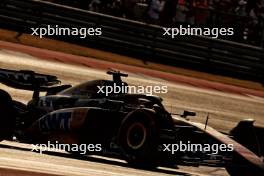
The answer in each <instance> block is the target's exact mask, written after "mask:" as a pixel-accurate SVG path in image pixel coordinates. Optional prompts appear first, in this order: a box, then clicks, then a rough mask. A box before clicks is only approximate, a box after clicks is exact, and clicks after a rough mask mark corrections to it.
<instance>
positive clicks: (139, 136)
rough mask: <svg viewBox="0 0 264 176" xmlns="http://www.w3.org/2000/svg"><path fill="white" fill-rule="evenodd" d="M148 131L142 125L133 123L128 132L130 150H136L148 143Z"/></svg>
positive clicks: (127, 139)
mask: <svg viewBox="0 0 264 176" xmlns="http://www.w3.org/2000/svg"><path fill="white" fill-rule="evenodd" d="M146 137H147V130H146V127H145V126H144V125H143V124H142V123H138V122H137V123H133V124H132V125H131V126H130V127H129V128H128V130H127V135H126V141H127V144H128V146H129V147H130V148H132V149H134V150H136V149H139V148H140V147H142V146H143V145H144V143H145V141H146Z"/></svg>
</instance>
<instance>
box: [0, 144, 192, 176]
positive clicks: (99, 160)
mask: <svg viewBox="0 0 264 176" xmlns="http://www.w3.org/2000/svg"><path fill="white" fill-rule="evenodd" d="M0 148H6V149H14V150H20V151H26V152H32V149H30V148H25V147H18V146H12V145H8V144H1V143H0ZM33 152H34V153H39V152H37V151H33ZM42 153H43V154H47V155H51V156H59V157H64V158H71V159H78V160H83V161H89V162H97V163H103V164H108V165H117V166H121V167H126V168H127V167H129V168H134V167H131V166H129V165H128V164H127V163H124V162H121V161H117V160H110V158H109V159H106V158H108V157H106V158H96V157H93V156H86V155H77V154H71V153H64V152H55V151H54V152H53V151H43V152H42ZM104 157H105V156H104ZM134 169H140V170H146V171H153V172H158V173H164V174H171V175H178V176H191V174H188V173H184V172H178V171H173V170H166V169H162V168H153V169H142V168H134ZM173 169H177V167H174V168H173Z"/></svg>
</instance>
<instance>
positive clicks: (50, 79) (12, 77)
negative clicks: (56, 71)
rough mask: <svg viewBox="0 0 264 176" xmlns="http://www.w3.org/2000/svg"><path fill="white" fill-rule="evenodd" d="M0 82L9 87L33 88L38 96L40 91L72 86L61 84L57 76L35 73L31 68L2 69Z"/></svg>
mask: <svg viewBox="0 0 264 176" xmlns="http://www.w3.org/2000/svg"><path fill="white" fill-rule="evenodd" d="M0 83H2V84H5V85H7V86H9V87H13V88H16V89H23V90H32V91H34V94H35V93H36V95H35V96H34V97H36V96H37V95H38V94H39V92H40V91H47V92H48V91H54V90H55V89H56V90H59V89H65V88H67V87H70V86H69V85H66V86H65V85H60V83H61V81H60V80H58V78H57V77H56V76H52V75H45V74H39V73H35V72H34V71H30V70H20V71H16V70H6V69H0Z"/></svg>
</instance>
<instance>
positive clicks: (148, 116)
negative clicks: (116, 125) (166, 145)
mask: <svg viewBox="0 0 264 176" xmlns="http://www.w3.org/2000/svg"><path fill="white" fill-rule="evenodd" d="M158 134H159V128H158V124H157V122H156V119H155V114H154V113H150V112H148V111H147V110H144V109H139V110H136V111H133V112H131V113H129V114H128V115H127V116H126V117H125V119H124V120H123V121H122V124H121V127H120V129H119V133H118V142H119V145H120V147H121V149H122V151H123V153H124V156H125V158H126V160H127V162H128V163H129V164H130V165H131V166H133V167H148V168H149V167H156V166H157V165H158V161H157V158H156V157H155V154H156V153H157V146H158Z"/></svg>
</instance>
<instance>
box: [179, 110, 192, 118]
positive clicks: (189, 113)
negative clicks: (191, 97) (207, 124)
mask: <svg viewBox="0 0 264 176" xmlns="http://www.w3.org/2000/svg"><path fill="white" fill-rule="evenodd" d="M187 116H196V113H195V112H192V111H185V110H184V111H183V114H182V115H181V117H184V118H186V117H187Z"/></svg>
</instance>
